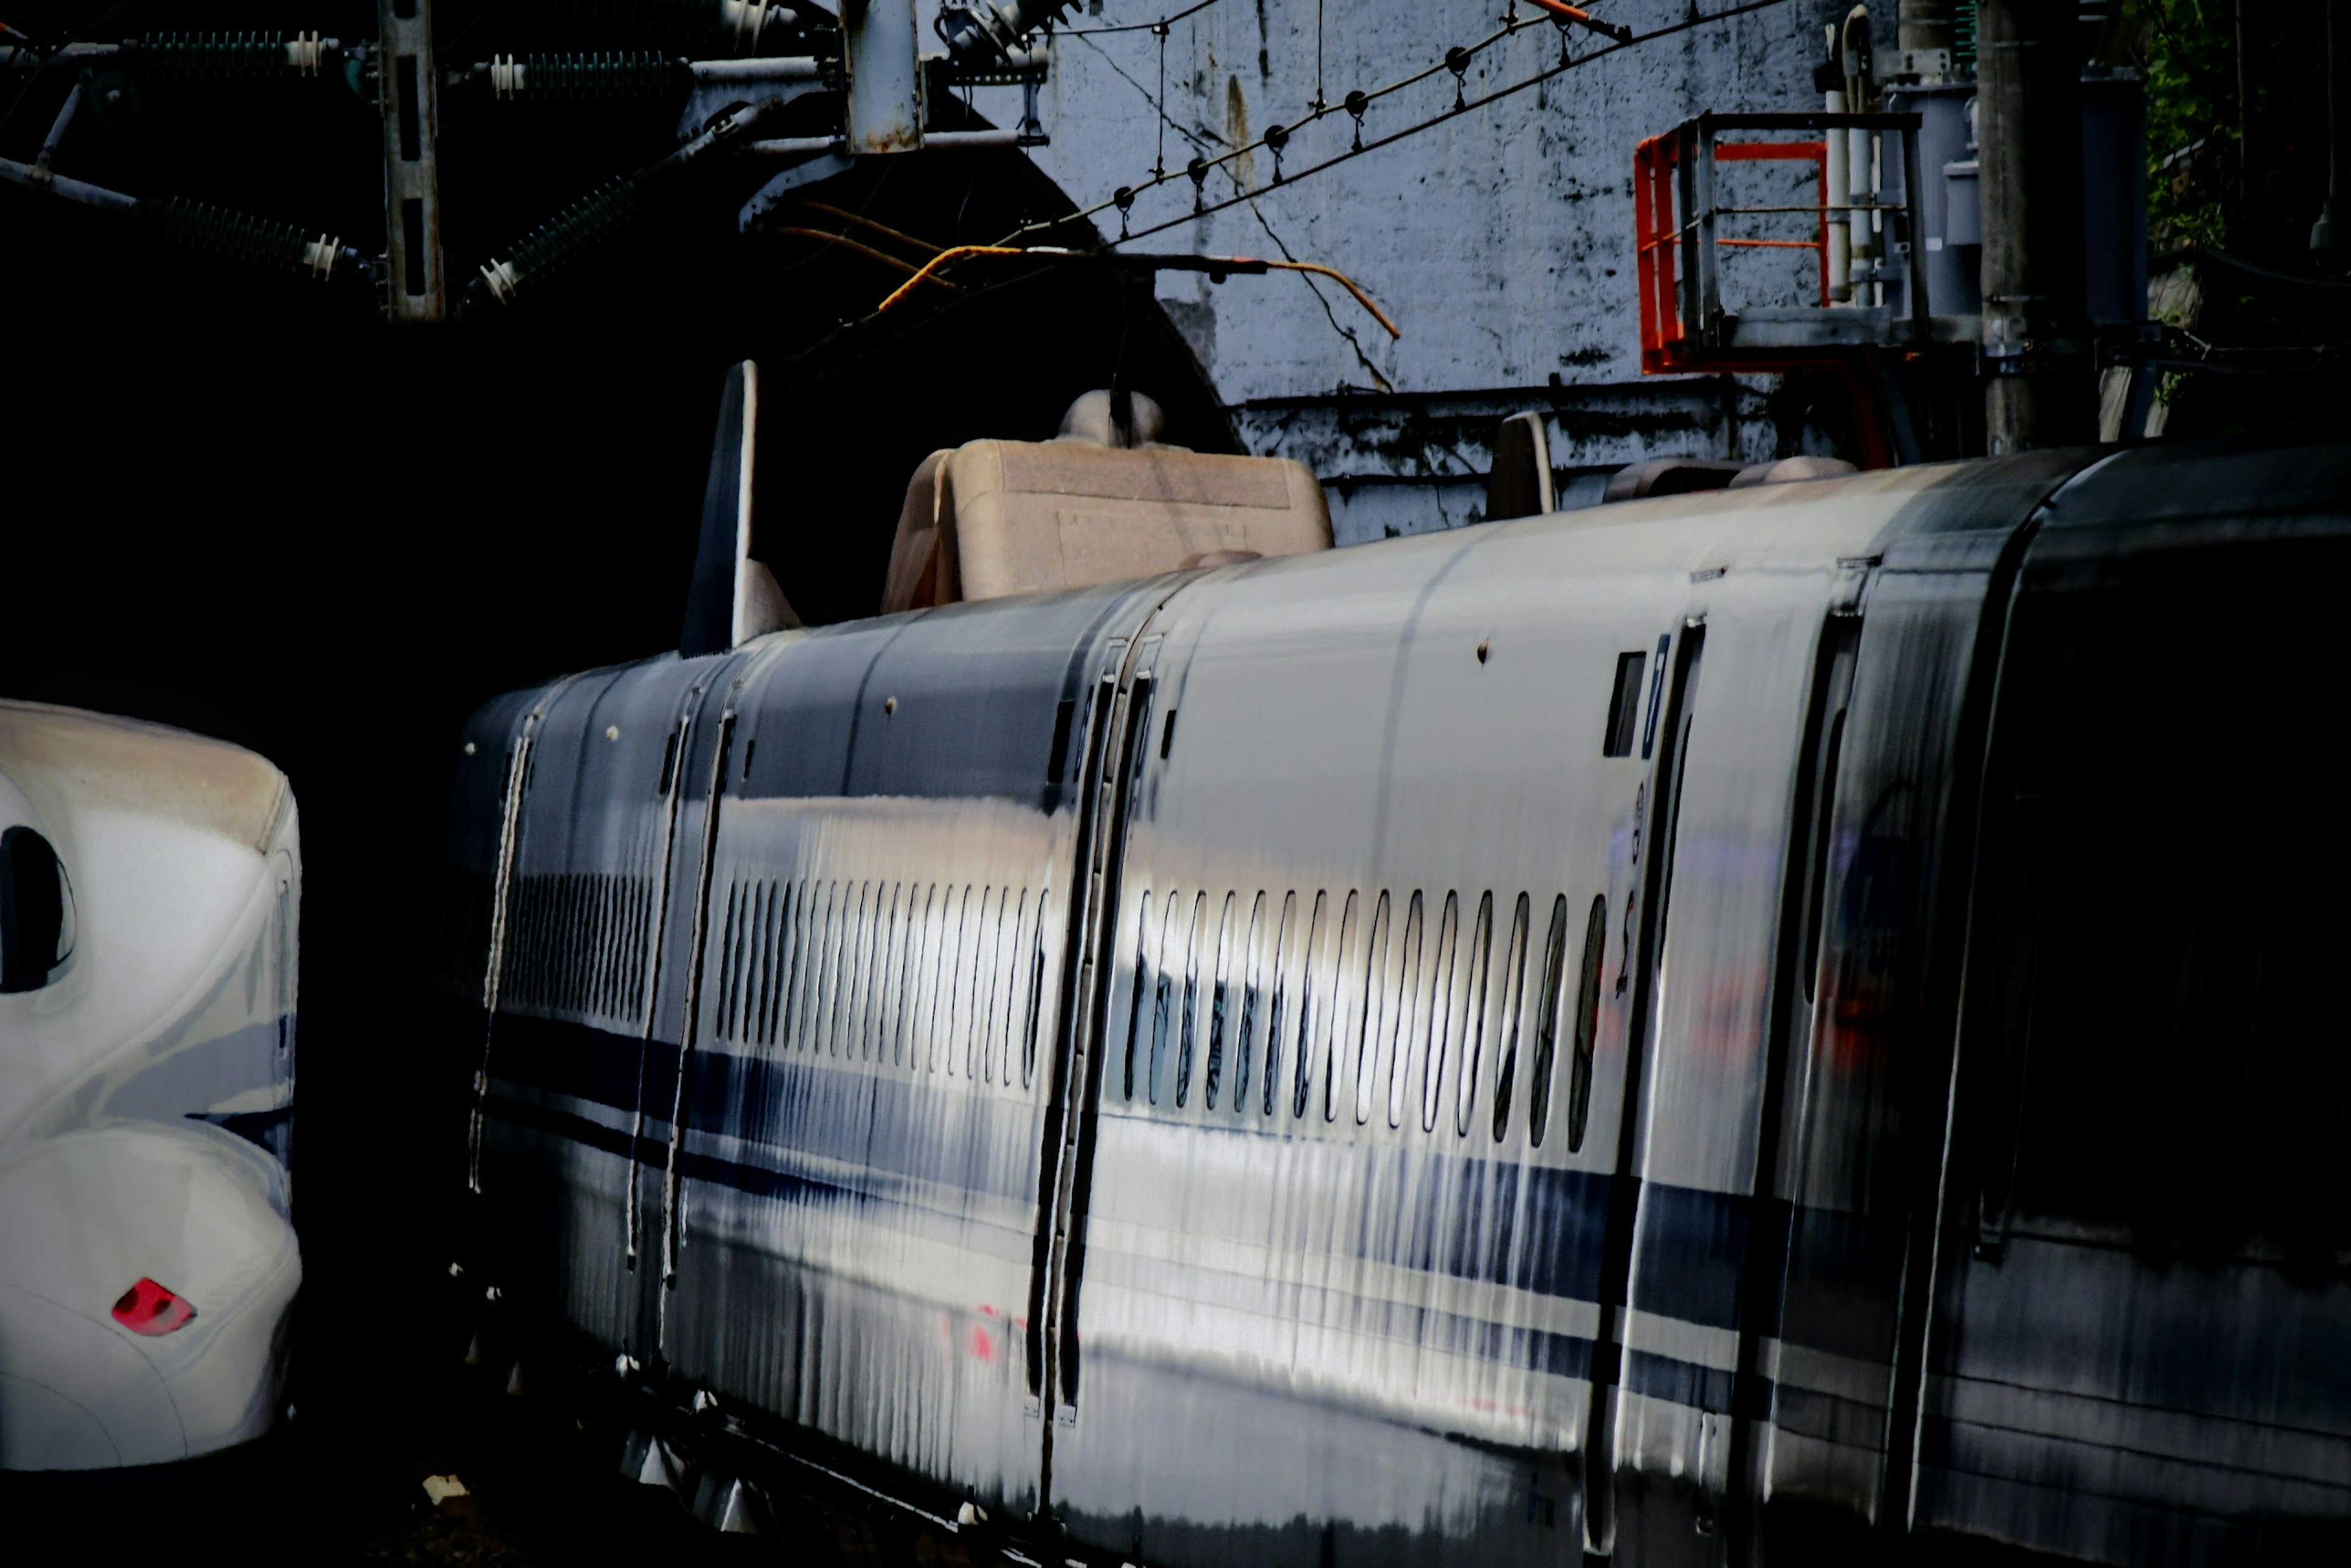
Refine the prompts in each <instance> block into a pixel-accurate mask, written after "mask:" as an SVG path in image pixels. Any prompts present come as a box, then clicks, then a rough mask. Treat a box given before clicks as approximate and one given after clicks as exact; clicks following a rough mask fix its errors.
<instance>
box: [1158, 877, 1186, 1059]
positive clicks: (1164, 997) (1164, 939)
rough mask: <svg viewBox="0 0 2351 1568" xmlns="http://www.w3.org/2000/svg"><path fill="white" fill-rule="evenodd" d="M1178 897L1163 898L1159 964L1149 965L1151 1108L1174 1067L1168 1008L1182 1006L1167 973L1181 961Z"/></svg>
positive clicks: (1171, 894)
mask: <svg viewBox="0 0 2351 1568" xmlns="http://www.w3.org/2000/svg"><path fill="white" fill-rule="evenodd" d="M1182 898H1183V894H1181V893H1180V892H1175V893H1170V894H1168V895H1167V910H1166V913H1165V915H1161V916H1160V918H1159V953H1158V958H1159V962H1158V963H1157V964H1155V966H1153V971H1152V976H1151V1103H1153V1104H1154V1105H1156V1104H1158V1103H1159V1099H1160V1095H1161V1093H1162V1092H1163V1091H1164V1090H1165V1087H1166V1076H1167V1070H1168V1068H1169V1067H1171V1066H1172V1065H1174V1061H1173V1059H1174V1056H1175V1041H1174V1040H1170V1039H1169V1038H1168V1030H1169V1026H1170V1023H1171V1021H1172V1015H1171V1011H1170V1009H1180V1008H1181V1006H1182V1005H1183V998H1181V997H1178V996H1176V995H1175V994H1174V992H1173V989H1172V988H1173V987H1174V985H1175V980H1174V978H1173V977H1172V975H1171V974H1170V970H1171V969H1172V968H1173V967H1174V966H1175V965H1176V964H1179V963H1181V962H1182V961H1183V960H1182V958H1181V956H1179V955H1178V953H1177V950H1176V947H1175V944H1176V943H1177V941H1179V940H1180V939H1181V933H1179V932H1178V931H1177V930H1176V928H1175V911H1176V907H1177V905H1178V904H1179V903H1180V902H1181V900H1182Z"/></svg>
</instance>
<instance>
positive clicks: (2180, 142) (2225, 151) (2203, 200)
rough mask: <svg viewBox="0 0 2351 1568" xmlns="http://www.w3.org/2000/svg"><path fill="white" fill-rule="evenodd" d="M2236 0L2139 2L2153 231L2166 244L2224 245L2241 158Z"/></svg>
mask: <svg viewBox="0 0 2351 1568" xmlns="http://www.w3.org/2000/svg"><path fill="white" fill-rule="evenodd" d="M2234 4H2235V0H2140V3H2139V5H2137V8H2136V9H2137V13H2138V19H2139V22H2140V25H2141V32H2140V40H2139V51H2138V53H2139V70H2140V73H2141V75H2142V78H2143V79H2144V80H2145V81H2146V83H2147V235H2148V238H2149V239H2150V240H2151V241H2152V242H2153V243H2154V245H2155V246H2156V247H2157V248H2158V250H2160V249H2165V248H2168V247H2169V246H2176V245H2180V244H2185V243H2188V242H2191V241H2193V242H2200V243H2203V244H2207V245H2221V244H2224V243H2225V242H2226V239H2227V233H2228V224H2227V218H2226V215H2225V206H2224V201H2223V193H2224V191H2225V190H2226V187H2227V183H2228V176H2229V174H2230V173H2231V172H2232V171H2233V170H2234V169H2235V167H2236V165H2237V162H2238V150H2239V143H2238V132H2239V120H2238V114H2237V51H2236V30H2235V16H2234V13H2233V10H2232V6H2233V5H2234Z"/></svg>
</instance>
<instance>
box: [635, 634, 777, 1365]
mask: <svg viewBox="0 0 2351 1568" xmlns="http://www.w3.org/2000/svg"><path fill="white" fill-rule="evenodd" d="M750 658H751V655H748V654H742V653H738V654H735V655H731V656H729V657H726V658H721V659H716V660H711V661H708V662H707V663H701V662H697V663H696V666H695V667H694V674H693V678H692V679H691V680H690V681H689V682H688V683H687V684H686V685H685V687H684V691H683V692H682V693H680V694H678V695H677V697H676V699H675V700H676V705H677V706H676V712H675V717H674V722H673V726H672V728H671V732H670V738H669V741H668V743H667V745H666V746H665V747H664V761H663V766H662V779H661V789H662V794H661V805H662V822H663V829H664V842H665V853H666V858H665V865H664V876H663V881H662V893H663V898H662V904H661V908H660V911H659V915H658V919H659V923H660V924H659V928H658V934H657V935H656V936H655V938H654V941H655V952H656V953H657V955H658V958H657V961H656V964H655V969H654V974H655V978H654V988H653V993H652V995H651V996H649V997H648V998H646V1007H645V1019H646V1027H645V1032H644V1037H643V1049H642V1050H641V1051H638V1052H637V1053H636V1054H635V1058H634V1061H633V1064H632V1065H633V1066H634V1068H635V1073H634V1082H633V1084H632V1085H631V1086H630V1091H629V1099H630V1106H629V1134H628V1157H629V1186H628V1203H627V1210H626V1214H625V1216H624V1221H625V1223H624V1227H623V1228H622V1233H621V1234H620V1236H619V1237H618V1238H616V1240H617V1241H618V1242H619V1244H620V1252H619V1259H620V1262H621V1265H622V1267H621V1269H620V1270H618V1271H617V1272H615V1273H613V1274H611V1275H610V1276H608V1277H610V1278H611V1279H612V1280H613V1281H614V1283H615V1285H616V1287H617V1292H618V1295H619V1297H620V1300H621V1302H622V1320H621V1321H622V1325H623V1337H622V1342H621V1348H622V1354H624V1355H626V1356H629V1357H631V1358H632V1359H633V1360H636V1361H640V1362H643V1363H646V1364H652V1363H653V1362H654V1361H655V1360H656V1359H657V1358H660V1357H662V1356H663V1355H664V1352H665V1351H666V1350H667V1348H668V1347H667V1344H666V1343H665V1336H666V1332H667V1328H668V1310H669V1305H670V1301H671V1297H672V1293H673V1291H674V1288H675V1285H676V1281H677V1244H678V1236H679V1214H678V1204H679V1197H680V1186H679V1175H680V1169H681V1159H682V1156H683V1155H684V1148H683V1145H682V1134H683V1126H682V1122H683V1114H684V1108H685V1094H686V1090H687V1088H688V1086H689V1071H688V1069H689V1064H690V1059H691V1056H692V1053H693V1051H694V1048H695V1044H696V1041H695V1038H694V1030H695V1024H696V1022H698V1021H699V1020H698V1009H697V1008H696V1006H695V1003H696V1000H697V999H698V998H697V997H696V994H695V993H696V991H697V988H698V987H699V984H700V981H701V977H702V975H701V968H702V955H703V950H704V946H705V944H704V941H703V935H704V926H705V923H706V921H707V919H708V917H709V874H710V854H709V848H710V839H711V836H712V834H713V833H715V832H716V828H717V817H718V813H719V811H720V810H721V809H722V804H723V799H722V798H723V796H724V795H725V792H726V778H727V762H728V753H729V748H730V743H731V741H732V738H733V737H732V733H731V731H732V719H733V714H732V711H731V707H730V699H731V696H732V695H733V693H734V690H735V688H736V687H737V685H738V684H739V682H738V680H737V676H738V675H739V674H741V673H742V671H743V669H744V668H745V666H746V665H747V664H748V663H749V661H750Z"/></svg>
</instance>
